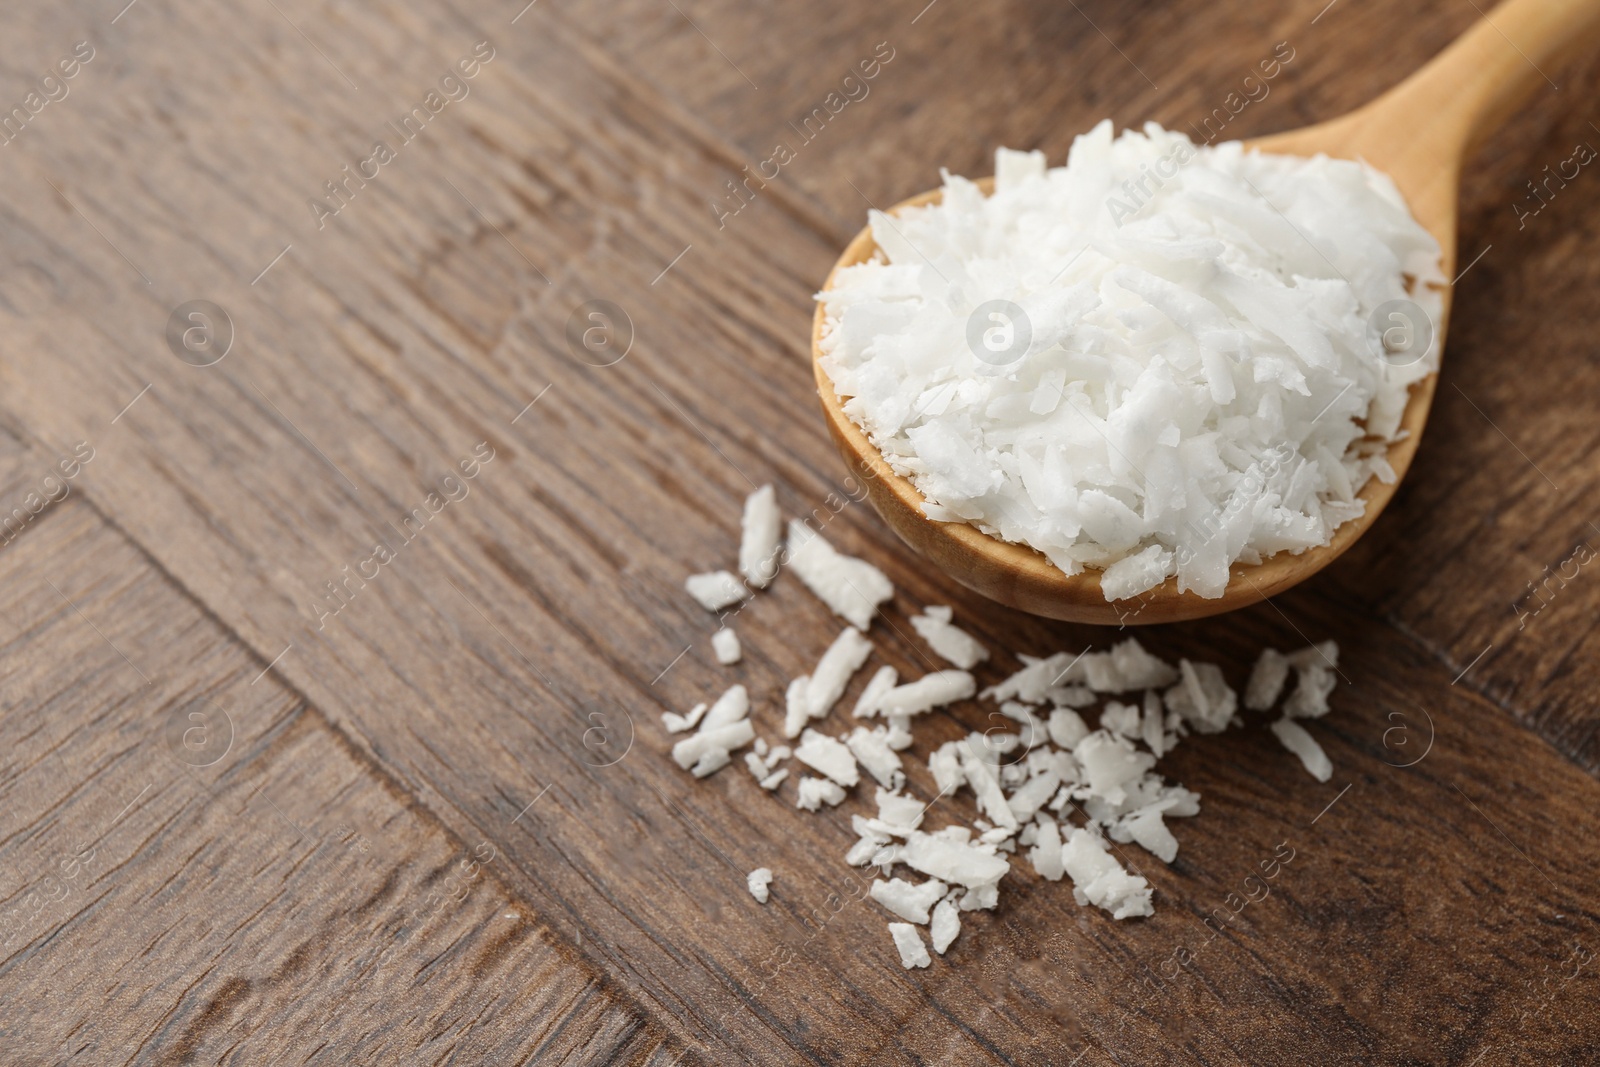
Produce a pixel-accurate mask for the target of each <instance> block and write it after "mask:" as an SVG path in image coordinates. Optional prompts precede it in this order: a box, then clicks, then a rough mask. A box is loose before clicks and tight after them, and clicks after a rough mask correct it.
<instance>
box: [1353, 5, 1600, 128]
mask: <svg viewBox="0 0 1600 1067" xmlns="http://www.w3.org/2000/svg"><path fill="white" fill-rule="evenodd" d="M1473 6H1474V7H1477V6H1478V5H1477V4H1476V3H1474V4H1473ZM1479 10H1482V9H1481V8H1479ZM1597 34H1600V0H1505V2H1504V3H1502V4H1500V5H1499V6H1498V7H1496V8H1494V9H1493V10H1492V11H1490V12H1489V13H1488V14H1486V15H1484V16H1483V17H1481V18H1480V19H1479V20H1478V21H1477V23H1476V24H1474V25H1473V27H1472V28H1471V29H1470V30H1468V31H1467V32H1466V33H1464V34H1462V35H1461V36H1460V37H1459V38H1457V39H1456V41H1455V43H1453V44H1451V45H1450V47H1448V48H1446V49H1445V50H1444V51H1443V52H1441V53H1439V55H1438V56H1436V57H1434V59H1433V60H1432V62H1430V63H1428V64H1427V65H1426V66H1424V67H1423V68H1422V69H1421V70H1418V71H1417V72H1416V73H1415V74H1413V75H1411V77H1409V78H1407V79H1406V80H1405V81H1403V82H1401V83H1400V84H1399V85H1397V86H1395V87H1394V88H1393V89H1391V90H1390V91H1389V92H1387V93H1385V94H1384V95H1383V96H1381V97H1379V98H1378V99H1377V100H1375V101H1373V102H1372V103H1371V104H1369V105H1368V107H1367V109H1364V110H1371V111H1378V110H1382V111H1384V112H1385V113H1386V116H1387V117H1389V118H1391V119H1392V120H1399V119H1401V118H1402V116H1404V117H1406V118H1408V119H1409V121H1410V122H1411V123H1412V124H1413V125H1414V126H1415V127H1416V132H1417V135H1418V137H1419V140H1422V141H1426V142H1429V143H1430V147H1432V148H1433V149H1434V151H1432V152H1430V153H1429V154H1430V155H1433V156H1434V158H1437V159H1459V158H1460V157H1461V156H1463V155H1465V154H1466V152H1467V151H1468V150H1470V149H1471V148H1472V147H1474V146H1475V145H1476V144H1477V143H1478V141H1480V140H1481V139H1482V138H1484V137H1486V136H1488V134H1490V133H1492V132H1493V131H1494V130H1495V129H1497V128H1498V127H1499V126H1500V124H1501V123H1503V122H1504V121H1505V120H1506V119H1507V118H1509V117H1510V116H1511V115H1512V113H1513V112H1514V111H1515V110H1516V108H1517V105H1518V104H1520V103H1522V102H1523V100H1524V99H1525V98H1526V97H1527V96H1528V95H1529V94H1530V92H1531V91H1533V90H1537V89H1545V90H1547V91H1557V90H1558V89H1559V84H1560V83H1559V80H1558V79H1557V78H1556V75H1557V74H1558V73H1559V71H1558V70H1557V67H1558V65H1559V64H1560V62H1561V60H1562V59H1564V58H1566V57H1567V56H1568V55H1571V54H1574V53H1577V52H1579V51H1581V50H1583V49H1584V48H1585V47H1586V46H1589V45H1592V43H1593V42H1594V41H1595V39H1596V36H1597Z"/></svg>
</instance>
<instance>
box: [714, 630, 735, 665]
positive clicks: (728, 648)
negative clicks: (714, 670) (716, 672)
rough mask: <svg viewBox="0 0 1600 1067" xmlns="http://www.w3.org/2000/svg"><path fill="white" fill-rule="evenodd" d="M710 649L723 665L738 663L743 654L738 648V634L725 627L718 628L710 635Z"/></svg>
mask: <svg viewBox="0 0 1600 1067" xmlns="http://www.w3.org/2000/svg"><path fill="white" fill-rule="evenodd" d="M711 651H712V652H714V653H715V654H716V657H717V662H718V663H720V664H722V665H723V666H724V667H726V666H728V665H730V664H733V663H738V662H739V657H740V656H741V655H742V654H743V653H742V652H741V651H740V648H739V635H738V634H736V633H734V632H733V631H732V630H729V629H726V628H724V629H721V630H718V631H717V632H716V633H714V634H712V635H711Z"/></svg>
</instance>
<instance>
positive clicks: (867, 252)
mask: <svg viewBox="0 0 1600 1067" xmlns="http://www.w3.org/2000/svg"><path fill="white" fill-rule="evenodd" d="M1597 28H1600V0H1508V2H1506V3H1503V4H1501V5H1500V6H1499V7H1497V8H1495V9H1494V11H1493V12H1492V13H1490V14H1489V15H1487V16H1485V17H1484V18H1482V19H1480V20H1479V21H1478V22H1477V24H1476V25H1474V26H1473V27H1472V29H1470V30H1468V31H1467V32H1466V33H1465V34H1464V35H1463V36H1462V37H1460V38H1459V39H1458V40H1457V41H1456V42H1455V43H1454V44H1452V45H1451V46H1450V47H1449V48H1447V49H1445V51H1444V52H1442V53H1440V54H1439V55H1438V56H1437V57H1435V58H1434V60H1433V61H1432V62H1431V63H1429V64H1428V65H1427V66H1425V67H1423V68H1422V69H1421V70H1419V71H1418V72H1416V73H1415V74H1413V75H1412V76H1411V77H1410V78H1407V79H1406V80H1405V81H1403V82H1401V83H1400V84H1399V85H1398V86H1396V87H1395V88H1393V89H1391V90H1389V91H1388V92H1387V93H1385V94H1384V95H1382V96H1381V97H1379V98H1378V99H1377V100H1374V101H1373V102H1372V103H1370V104H1367V105H1366V106H1365V107H1362V108H1360V109H1358V110H1356V111H1353V112H1351V113H1349V114H1348V115H1345V116H1343V117H1341V118H1337V119H1334V120H1332V121H1330V122H1324V123H1321V124H1319V125H1316V126H1308V127H1306V128H1304V129H1300V130H1291V131H1289V132H1288V133H1280V134H1276V135H1274V136H1271V137H1265V138H1261V139H1259V140H1255V141H1251V142H1248V143H1249V145H1250V146H1251V147H1254V148H1258V149H1260V150H1262V151H1264V152H1274V153H1279V154H1284V155H1297V156H1311V155H1315V154H1317V153H1319V152H1321V153H1325V154H1327V155H1330V156H1336V157H1340V158H1345V159H1364V160H1366V161H1367V162H1368V163H1370V164H1372V165H1373V166H1374V167H1377V168H1378V169H1379V170H1382V171H1385V172H1387V173H1388V174H1389V176H1390V177H1391V178H1393V179H1394V182H1395V184H1396V185H1397V186H1398V187H1399V189H1400V192H1401V193H1402V194H1403V195H1404V196H1405V198H1406V202H1407V204H1408V205H1409V206H1410V208H1411V213H1412V214H1413V215H1414V216H1415V217H1416V219H1417V221H1418V222H1420V223H1421V224H1422V225H1423V226H1424V227H1426V228H1427V230H1428V231H1429V232H1430V233H1432V234H1433V235H1434V237H1436V238H1437V239H1438V241H1439V246H1440V249H1441V269H1442V271H1443V273H1444V274H1445V275H1446V276H1447V277H1454V276H1455V264H1456V191H1457V185H1458V179H1459V176H1460V173H1461V164H1462V159H1463V157H1464V156H1465V155H1466V154H1467V152H1468V150H1469V148H1471V147H1472V145H1473V143H1474V141H1475V139H1476V138H1478V137H1481V136H1482V135H1484V134H1487V133H1488V132H1489V131H1491V130H1493V129H1494V128H1496V127H1497V126H1498V125H1499V123H1500V122H1501V121H1502V120H1504V119H1505V118H1506V117H1507V116H1508V115H1509V114H1510V113H1511V112H1512V110H1513V108H1514V107H1515V106H1516V105H1517V103H1518V102H1519V101H1520V100H1521V99H1522V98H1523V96H1524V94H1525V93H1527V92H1528V91H1529V90H1531V89H1533V88H1535V87H1541V86H1548V85H1549V84H1550V83H1549V79H1548V78H1547V77H1546V72H1548V71H1549V70H1550V69H1551V68H1552V67H1553V66H1554V64H1555V62H1556V61H1557V59H1558V58H1560V56H1561V55H1562V54H1564V53H1565V52H1567V51H1569V50H1576V48H1577V47H1578V46H1579V45H1581V44H1583V43H1584V42H1585V41H1588V40H1591V39H1592V38H1593V36H1594V31H1595V30H1596V29H1597ZM980 184H982V185H983V186H984V191H985V192H986V193H987V192H991V191H992V190H993V180H992V179H984V181H983V182H981V183H980ZM939 196H940V192H939V190H937V189H935V190H932V191H930V192H926V193H923V194H921V195H920V196H914V197H912V198H911V199H909V200H906V201H904V202H902V203H900V204H897V205H896V206H895V207H894V208H892V209H890V214H894V213H896V212H898V211H900V210H903V209H905V208H910V207H920V206H922V205H924V204H928V203H933V202H936V201H937V200H938V199H939ZM876 251H877V245H876V244H875V243H874V242H873V240H872V232H871V230H870V228H869V229H864V230H862V231H861V232H860V233H859V234H857V235H856V238H855V240H853V241H851V242H850V245H849V247H847V248H846V249H845V250H844V254H843V255H842V256H840V257H839V261H838V263H836V264H835V265H834V268H833V271H832V272H830V273H829V275H828V280H827V282H826V283H825V284H824V288H830V287H831V286H832V285H833V281H834V278H835V276H836V275H837V274H838V271H839V268H841V267H846V266H851V265H853V264H856V263H861V262H863V261H865V260H867V259H869V258H871V257H872V255H873V254H874V253H875V252H876ZM1441 295H1442V297H1443V300H1444V305H1443V310H1444V317H1443V318H1441V321H1440V322H1439V323H1438V324H1437V326H1436V329H1437V331H1438V335H1439V344H1440V347H1441V350H1442V348H1443V344H1444V328H1445V320H1446V319H1447V318H1448V315H1449V311H1450V295H1451V290H1450V288H1448V287H1446V288H1445V290H1444V292H1443V293H1442V294H1441ZM822 329H823V310H822V306H821V305H820V304H819V305H818V306H817V311H816V316H815V319H814V321H813V325H812V331H811V355H812V367H813V370H814V371H815V374H816V379H817V391H818V393H819V394H820V396H821V399H822V409H823V412H824V414H825V415H826V416H827V421H828V429H829V431H830V432H831V433H832V436H833V439H834V443H835V444H836V445H838V447H839V451H840V453H841V454H842V455H843V456H844V458H845V462H846V463H848V464H849V465H850V467H851V469H852V471H853V472H855V473H856V474H857V475H858V476H859V477H860V478H861V479H862V481H863V482H864V483H865V484H866V486H867V495H868V496H869V497H870V498H871V500H872V503H873V506H874V507H875V508H876V509H877V510H878V513H879V514H880V515H882V516H883V518H884V520H885V521H887V522H888V524H889V525H890V527H892V528H893V529H894V531H895V532H896V533H898V534H899V535H900V536H901V538H902V539H904V540H905V541H906V543H907V544H909V545H911V546H912V547H913V548H915V549H916V550H918V551H919V552H921V553H922V554H923V555H925V556H927V557H928V558H929V559H930V560H932V561H933V563H934V564H935V565H936V566H938V567H939V568H941V569H942V570H944V571H947V572H948V573H949V574H951V575H952V576H953V577H955V578H956V580H957V581H959V582H961V583H962V584H963V585H966V586H968V587H969V588H972V589H975V590H977V591H978V592H980V593H983V594H984V595H985V596H988V597H991V598H993V599H995V600H998V601H1000V602H1001V603H1002V604H1009V605H1010V606H1012V607H1015V608H1020V609H1022V610H1023V611H1028V612H1032V613H1033V614H1036V615H1044V616H1048V617H1050V618H1055V619H1067V620H1070V621H1072V622H1086V623H1106V624H1119V625H1120V624H1143V623H1161V622H1176V621H1180V620H1183V619H1198V618H1203V617H1205V616H1207V615H1216V614H1219V613H1221V612H1224V611H1232V610H1233V609H1235V608H1242V607H1246V606H1248V605H1250V604H1254V603H1256V602H1257V601H1260V600H1263V599H1266V598H1267V597H1270V596H1273V595H1274V594H1277V593H1280V592H1282V591H1283V590H1285V589H1288V588H1289V587H1290V586H1293V585H1295V584H1296V583H1298V582H1302V581H1304V580H1305V579H1307V578H1309V577H1311V576H1312V575H1313V574H1315V573H1317V572H1318V571H1319V570H1321V569H1322V568H1324V567H1326V566H1327V565H1328V564H1330V563H1332V562H1333V561H1334V560H1335V559H1338V558H1339V556H1340V555H1341V554H1343V553H1344V551H1345V550H1346V549H1348V548H1349V547H1350V546H1351V545H1352V544H1354V543H1355V540H1356V538H1358V537H1360V536H1361V535H1362V534H1363V533H1365V532H1366V530H1367V528H1368V527H1369V526H1371V525H1372V523H1373V521H1374V520H1375V519H1376V518H1377V517H1378V513H1379V512H1381V511H1382V510H1383V508H1384V506H1385V505H1386V504H1388V503H1389V499H1390V498H1391V497H1392V496H1393V495H1394V491H1395V488H1396V487H1397V485H1398V479H1396V481H1395V482H1394V483H1392V484H1389V485H1384V484H1382V483H1381V482H1379V481H1378V480H1377V479H1376V478H1373V479H1370V480H1369V481H1368V482H1367V484H1366V486H1365V487H1364V488H1363V489H1362V490H1361V493H1360V496H1361V498H1362V499H1363V500H1365V501H1366V503H1367V510H1366V514H1365V515H1363V516H1362V517H1361V518H1359V519H1354V520H1352V521H1350V522H1347V523H1345V524H1344V525H1343V526H1340V527H1339V528H1338V529H1337V530H1336V531H1335V532H1334V535H1333V540H1332V542H1331V543H1330V544H1328V545H1325V546H1322V547H1320V548H1313V549H1308V550H1307V551H1305V552H1302V553H1300V554H1299V555H1291V554H1289V553H1286V552H1285V553H1279V554H1277V555H1275V556H1271V557H1269V558H1267V559H1265V560H1263V561H1262V562H1261V563H1259V564H1254V565H1251V564H1243V563H1239V564H1235V565H1234V566H1233V568H1232V571H1231V573H1230V575H1229V581H1228V587H1227V589H1226V590H1225V591H1224V593H1223V595H1222V596H1221V597H1219V598H1217V599H1212V600H1208V599H1205V598H1203V597H1200V596H1198V595H1196V594H1195V593H1192V592H1186V593H1180V592H1178V588H1177V581H1176V580H1175V579H1172V578H1169V579H1167V581H1166V582H1164V583H1163V584H1162V585H1159V586H1157V587H1156V588H1154V589H1152V590H1150V591H1149V592H1147V593H1144V594H1143V595H1141V596H1140V597H1138V598H1135V599H1131V600H1126V601H1115V602H1108V601H1107V600H1106V599H1105V596H1104V595H1103V594H1102V592H1101V590H1100V574H1099V572H1098V571H1085V572H1083V573H1082V574H1078V575H1075V576H1073V577H1068V576H1067V575H1066V574H1064V573H1062V572H1061V571H1060V570H1058V569H1057V568H1056V567H1055V566H1054V565H1052V564H1051V563H1050V562H1049V561H1048V560H1046V559H1045V557H1044V556H1042V555H1040V554H1039V553H1038V552H1036V551H1034V550H1033V549H1031V548H1028V547H1026V546H1024V545H1017V544H1011V543H1008V542H1005V541H1001V540H998V539H996V538H993V537H990V536H989V535H987V534H984V533H981V532H980V531H979V530H978V529H977V528H976V527H974V526H970V525H967V524H965V523H945V522H934V521H932V520H930V519H928V518H926V517H924V515H923V513H922V503H923V498H922V495H921V494H920V493H918V492H917V490H916V487H915V486H913V485H912V484H911V482H910V481H909V480H907V479H905V478H902V477H900V476H899V475H897V474H895V473H894V471H893V470H891V469H890V468H889V465H888V464H887V463H886V462H884V460H883V458H882V456H880V455H879V453H878V451H877V449H876V448H874V447H873V445H872V443H871V442H870V441H868V440H867V436H866V434H864V433H863V432H862V431H861V429H860V428H859V427H858V426H856V424H855V423H853V422H852V421H850V418H849V417H848V416H847V415H845V413H844V411H843V410H842V408H841V407H840V401H839V397H838V396H837V395H836V394H835V393H834V391H833V383H832V382H831V381H830V380H829V378H828V376H827V374H825V373H824V372H823V370H822V367H821V365H820V364H819V363H818V362H817V360H818V358H819V357H820V355H821V339H822ZM1437 379H1438V376H1437V375H1430V376H1429V377H1427V378H1426V379H1424V380H1423V381H1421V382H1419V383H1418V384H1416V385H1415V386H1413V387H1412V390H1411V394H1410V400H1409V402H1408V404H1407V406H1406V410H1405V414H1404V417H1403V418H1402V420H1401V423H1400V425H1401V429H1403V430H1405V431H1408V433H1407V435H1406V436H1405V438H1404V440H1401V441H1398V442H1396V443H1395V444H1393V445H1391V446H1390V447H1389V451H1388V459H1389V464H1390V466H1392V467H1393V468H1394V470H1395V473H1396V474H1397V475H1399V476H1401V477H1404V475H1405V473H1406V470H1407V469H1408V468H1409V467H1410V466H1411V459H1412V457H1413V456H1414V455H1416V451H1417V444H1418V442H1419V441H1420V439H1421V437H1422V428H1423V425H1424V424H1425V423H1426V422H1427V418H1428V408H1429V406H1430V405H1431V404H1432V402H1433V392H1434V388H1435V385H1436V384H1437Z"/></svg>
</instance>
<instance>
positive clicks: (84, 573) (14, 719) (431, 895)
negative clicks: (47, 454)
mask: <svg viewBox="0 0 1600 1067" xmlns="http://www.w3.org/2000/svg"><path fill="white" fill-rule="evenodd" d="M0 575H3V580H0V590H4V594H3V596H4V600H3V603H0V618H3V619H4V620H5V624H4V631H3V637H0V640H3V641H4V645H3V648H4V656H5V662H6V664H7V667H8V670H7V673H6V702H5V716H4V719H3V720H0V743H3V745H4V750H5V757H4V764H3V774H0V811H3V813H4V819H3V822H0V871H3V872H4V883H3V887H0V894H3V896H0V988H3V989H4V990H5V997H4V1004H5V1009H4V1013H3V1017H0V1041H3V1043H4V1046H5V1050H6V1051H5V1055H4V1059H5V1062H7V1063H11V1064H18V1065H33V1064H41V1065H43V1064H61V1063H150V1064H155V1063H161V1064H178V1063H268V1062H270V1063H332V1062H353V1063H448V1062H451V1061H452V1060H458V1061H459V1062H473V1063H487V1062H496V1063H510V1062H518V1063H520V1062H528V1061H530V1060H531V1061H538V1062H564V1063H595V1064H600V1063H604V1064H611V1063H637V1064H644V1063H648V1062H661V1063H664V1062H668V1054H667V1050H665V1049H661V1048H660V1043H659V1037H657V1036H653V1028H652V1027H651V1026H650V1025H649V1022H648V1020H646V1019H644V1018H642V1017H641V1016H640V1015H639V1014H638V1013H637V1012H635V1011H633V1010H632V1009H631V1008H630V1007H629V1006H628V1005H627V1003H626V999H625V998H624V999H623V1001H622V1002H620V1003H619V1002H618V1001H616V1000H614V999H613V998H612V997H610V996H608V995H607V992H606V989H605V986H604V983H603V982H602V981H601V980H600V978H599V976H598V975H596V974H595V973H594V972H593V970H592V969H590V968H588V967H586V966H585V965H583V964H582V963H580V962H578V961H575V960H573V959H571V958H570V957H568V956H567V955H566V954H565V953H564V951H563V950H562V949H560V948H558V947H557V946H556V945H555V944H553V943H552V941H551V939H550V937H549V934H548V932H547V931H546V930H544V929H543V928H542V927H541V926H540V925H539V923H538V921H537V919H536V918H535V917H534V916H532V915H530V914H529V913H528V911H527V910H526V909H525V908H524V907H523V906H522V905H521V904H520V903H519V902H517V901H516V900H514V899H512V898H511V897H509V896H508V894H507V892H506V888H505V885H504V883H503V881H502V880H501V879H500V878H499V877H498V874H497V869H498V867H499V866H501V865H503V864H504V862H505V861H504V857H503V856H502V855H500V854H499V850H498V848H497V847H496V846H495V845H494V844H493V842H492V841H489V840H486V839H482V840H475V841H460V840H456V839H454V838H453V837H451V836H450V835H448V834H446V833H445V832H444V831H443V830H442V829H441V828H440V827H439V826H438V825H437V824H435V823H434V822H432V821H431V820H430V819H428V818H427V816H426V815H424V814H422V813H420V812H418V811H416V810H415V808H414V806H413V804H412V802H411V801H410V799H409V798H408V797H407V796H406V795H405V794H404V793H402V792H400V791H398V790H397V789H395V788H394V784H393V782H392V781H390V780H389V779H388V778H387V776H386V775H384V774H383V773H382V772H381V771H379V770H377V769H376V768H374V767H373V766H372V764H371V763H370V761H369V760H367V759H366V758H365V757H364V756H363V755H362V754H360V753H359V752H356V751H355V750H353V749H352V748H351V746H350V745H349V744H348V742H347V741H346V740H345V739H344V738H342V737H341V736H339V734H338V732H337V731H336V730H333V729H332V728H330V727H329V725H328V724H327V723H326V721H325V720H324V719H323V718H322V716H321V715H320V714H319V713H318V712H317V711H316V710H315V709H313V708H311V707H308V706H307V705H306V703H305V701H304V700H303V699H301V698H300V697H298V696H297V695H295V694H294V693H292V692H290V691H288V690H286V689H285V688H284V686H283V685H282V683H281V682H279V681H278V680H277V679H276V678H272V677H269V676H264V668H265V666H266V665H265V664H264V663H260V662H258V661H257V660H256V659H255V657H253V656H251V655H250V653H249V652H248V651H247V650H246V649H244V648H242V647H241V646H240V645H239V644H238V643H237V642H236V641H234V640H233V639H231V638H230V637H229V636H228V635H227V633H226V632H225V631H224V630H223V629H222V628H221V627H220V626H219V625H218V624H217V622H216V620H215V619H213V618H211V617H209V616H208V615H207V614H206V613H205V612H204V611H203V610H202V609H201V608H200V607H199V606H197V605H195V604H194V603H192V602H191V601H189V600H188V599H187V598H186V597H184V596H183V594H182V593H181V592H180V591H178V590H177V589H176V588H175V587H174V586H173V584H172V581H171V580H170V578H168V577H167V576H165V575H163V574H162V573H161V572H160V571H159V570H158V569H157V568H155V567H154V566H153V565H152V564H151V562H150V561H149V560H148V559H147V558H146V557H145V556H143V554H142V553H140V552H139V551H138V550H137V549H135V548H134V547H132V546H131V545H130V544H128V542H127V541H126V540H125V539H123V538H122V537H121V535H120V534H119V533H117V532H116V531H115V530H114V529H112V528H111V527H109V526H108V525H107V524H106V523H105V522H104V520H102V519H101V518H100V517H99V516H97V515H96V514H95V513H94V511H93V510H92V509H91V508H90V507H89V506H88V505H86V504H84V503H83V502H82V501H81V500H70V501H67V502H64V503H62V504H61V505H59V506H58V507H56V508H53V509H52V510H51V511H50V512H49V513H48V515H47V516H46V517H44V518H43V519H41V520H40V523H39V526H38V527H37V529H30V530H28V531H27V533H26V534H25V535H23V536H22V537H21V538H20V539H18V540H17V541H16V542H15V543H14V544H13V545H12V546H10V547H8V548H7V550H6V552H5V553H3V554H0ZM653 1057H655V1058H653Z"/></svg>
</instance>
